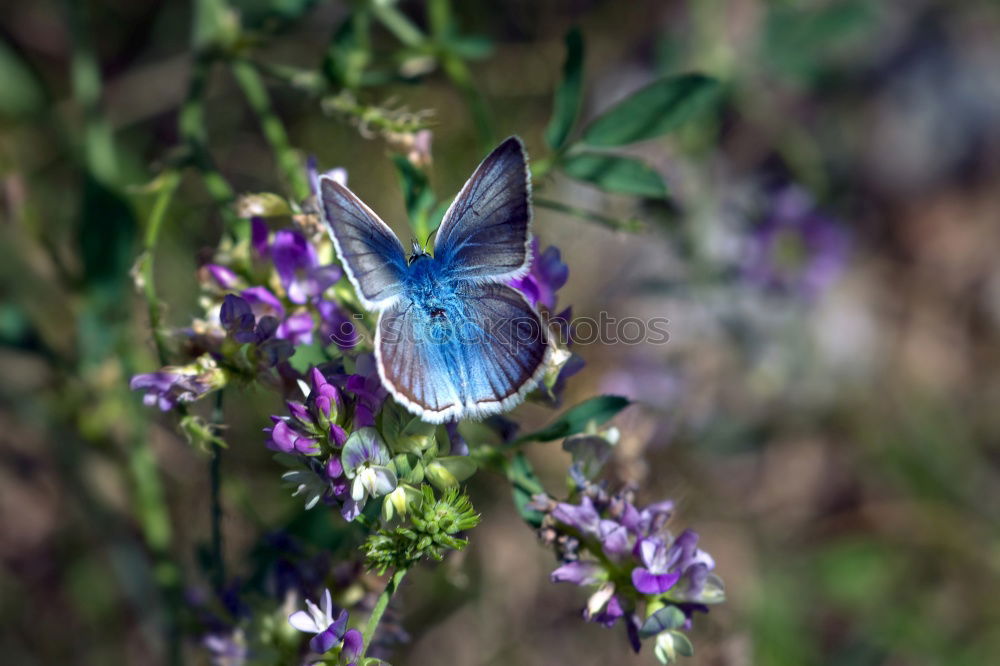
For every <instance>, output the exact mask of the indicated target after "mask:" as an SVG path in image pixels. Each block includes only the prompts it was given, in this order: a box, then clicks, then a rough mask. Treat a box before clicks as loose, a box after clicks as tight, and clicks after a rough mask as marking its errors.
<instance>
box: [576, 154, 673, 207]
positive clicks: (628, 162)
mask: <svg viewBox="0 0 1000 666" xmlns="http://www.w3.org/2000/svg"><path fill="white" fill-rule="evenodd" d="M562 167H563V170H564V171H565V172H566V174H567V175H569V176H572V177H573V178H576V179H577V180H582V181H586V182H588V183H591V184H593V185H597V186H598V187H600V188H601V189H605V190H608V191H609V192H621V193H623V194H636V195H639V196H642V197H649V198H655V199H660V198H664V197H666V196H667V186H666V185H665V184H664V183H663V178H661V177H660V174H659V173H657V172H656V171H655V170H654V169H652V168H650V167H649V166H647V165H646V164H644V163H643V162H640V161H639V160H636V159H633V158H631V157H622V156H620V155H598V154H596V153H584V154H582V155H574V156H573V157H569V158H567V159H566V160H564V161H563V163H562Z"/></svg>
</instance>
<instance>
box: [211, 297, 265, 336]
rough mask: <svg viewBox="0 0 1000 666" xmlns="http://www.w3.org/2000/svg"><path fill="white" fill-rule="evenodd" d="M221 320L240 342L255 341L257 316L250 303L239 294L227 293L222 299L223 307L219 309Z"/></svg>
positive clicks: (223, 325) (228, 331)
mask: <svg viewBox="0 0 1000 666" xmlns="http://www.w3.org/2000/svg"><path fill="white" fill-rule="evenodd" d="M219 322H220V323H221V324H222V328H224V329H226V332H227V333H229V334H230V335H231V336H232V337H233V339H234V340H236V341H237V342H240V343H245V342H255V341H256V335H255V334H254V326H255V324H256V323H257V318H256V317H254V314H253V310H252V309H251V308H250V303H249V302H248V301H247V300H246V299H244V298H240V297H239V296H233V295H232V294H226V297H225V299H223V301H222V308H221V309H220V310H219Z"/></svg>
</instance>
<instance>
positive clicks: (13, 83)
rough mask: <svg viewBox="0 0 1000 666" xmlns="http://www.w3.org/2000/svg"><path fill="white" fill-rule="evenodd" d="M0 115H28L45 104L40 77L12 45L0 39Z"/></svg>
mask: <svg viewBox="0 0 1000 666" xmlns="http://www.w3.org/2000/svg"><path fill="white" fill-rule="evenodd" d="M0 81H3V85H2V86H0V116H27V115H30V114H32V113H34V112H36V111H38V110H39V109H41V108H42V106H43V105H44V104H45V93H44V92H43V90H42V86H41V84H40V83H39V81H38V77H36V76H35V73H34V72H33V71H32V70H31V68H30V67H29V66H28V65H27V64H26V63H25V62H24V61H23V60H22V59H21V57H20V56H19V55H18V54H17V52H16V51H14V50H13V49H12V48H11V47H10V46H8V45H7V44H5V43H4V42H3V41H0Z"/></svg>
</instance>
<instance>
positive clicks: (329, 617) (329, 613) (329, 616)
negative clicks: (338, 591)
mask: <svg viewBox="0 0 1000 666" xmlns="http://www.w3.org/2000/svg"><path fill="white" fill-rule="evenodd" d="M323 619H324V621H325V622H326V625H327V626H330V623H332V622H333V597H331V596H330V590H329V588H328V589H325V590H323Z"/></svg>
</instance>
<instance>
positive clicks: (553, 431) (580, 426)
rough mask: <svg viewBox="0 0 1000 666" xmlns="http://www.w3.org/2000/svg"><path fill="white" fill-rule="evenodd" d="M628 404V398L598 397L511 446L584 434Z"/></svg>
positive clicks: (517, 440)
mask: <svg viewBox="0 0 1000 666" xmlns="http://www.w3.org/2000/svg"><path fill="white" fill-rule="evenodd" d="M630 404H631V403H630V402H629V399H628V398H623V397H622V396H620V395H599V396H597V397H595V398H591V399H590V400H585V401H584V402H581V403H580V404H579V405H576V406H575V407H571V408H570V409H568V410H566V411H565V412H564V413H563V414H562V415H561V416H560V417H559V418H557V419H556V420H555V421H554V422H553V423H551V424H549V425H548V426H546V427H544V428H542V429H541V430H536V431H535V432H531V433H528V434H527V435H522V436H521V437H518V438H517V439H516V440H514V442H513V444H515V445H516V444H523V443H524V442H551V441H553V440H556V439H562V438H564V437H569V436H570V435H575V434H577V433H579V432H584V431H585V430H586V429H587V428H588V426H591V425H593V426H599V425H601V424H603V423H605V422H606V421H608V420H609V419H610V418H611V417H613V416H614V415H615V414H617V413H618V412H620V411H621V410H623V409H625V408H626V407H628V406H629V405H630Z"/></svg>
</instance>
